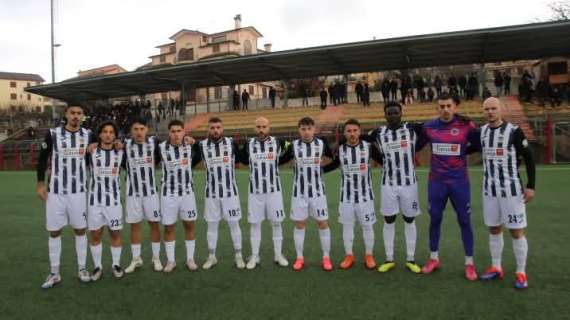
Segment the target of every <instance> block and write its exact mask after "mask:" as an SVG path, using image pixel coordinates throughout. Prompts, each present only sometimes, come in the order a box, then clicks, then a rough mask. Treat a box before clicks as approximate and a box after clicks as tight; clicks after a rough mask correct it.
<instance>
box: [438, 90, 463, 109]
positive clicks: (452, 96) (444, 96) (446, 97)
mask: <svg viewBox="0 0 570 320" xmlns="http://www.w3.org/2000/svg"><path fill="white" fill-rule="evenodd" d="M449 99H451V100H453V102H454V103H455V105H457V106H458V105H459V104H460V103H461V99H459V96H458V95H456V94H450V93H448V92H444V93H442V94H441V95H440V96H439V97H437V100H449Z"/></svg>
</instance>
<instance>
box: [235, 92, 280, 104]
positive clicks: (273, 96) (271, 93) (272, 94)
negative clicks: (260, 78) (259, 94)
mask: <svg viewBox="0 0 570 320" xmlns="http://www.w3.org/2000/svg"><path fill="white" fill-rule="evenodd" d="M276 93H277V92H276V91H275V88H273V87H270V88H269V100H270V101H271V108H274V109H275V95H276ZM238 103H239V102H238Z"/></svg>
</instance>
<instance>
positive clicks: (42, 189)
mask: <svg viewBox="0 0 570 320" xmlns="http://www.w3.org/2000/svg"><path fill="white" fill-rule="evenodd" d="M36 193H37V194H38V197H40V199H42V201H46V200H47V197H48V194H47V189H46V185H45V183H43V182H38V184H37V186H36Z"/></svg>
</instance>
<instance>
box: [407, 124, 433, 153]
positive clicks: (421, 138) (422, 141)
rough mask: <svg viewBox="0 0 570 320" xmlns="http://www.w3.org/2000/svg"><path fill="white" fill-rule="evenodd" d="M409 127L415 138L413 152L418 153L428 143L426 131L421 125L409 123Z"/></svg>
mask: <svg viewBox="0 0 570 320" xmlns="http://www.w3.org/2000/svg"><path fill="white" fill-rule="evenodd" d="M410 126H411V128H412V130H414V132H415V134H416V137H417V139H416V150H415V152H419V151H420V150H422V149H423V148H424V147H425V146H426V145H427V144H428V143H429V138H428V135H427V133H426V130H425V128H424V124H423V123H421V122H414V123H410Z"/></svg>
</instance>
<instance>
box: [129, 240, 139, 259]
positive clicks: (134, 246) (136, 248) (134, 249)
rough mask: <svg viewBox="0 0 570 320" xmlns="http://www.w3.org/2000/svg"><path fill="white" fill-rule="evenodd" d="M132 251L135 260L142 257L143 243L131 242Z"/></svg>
mask: <svg viewBox="0 0 570 320" xmlns="http://www.w3.org/2000/svg"><path fill="white" fill-rule="evenodd" d="M131 253H132V254H133V260H135V259H138V258H140V257H141V244H140V243H136V244H131Z"/></svg>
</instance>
